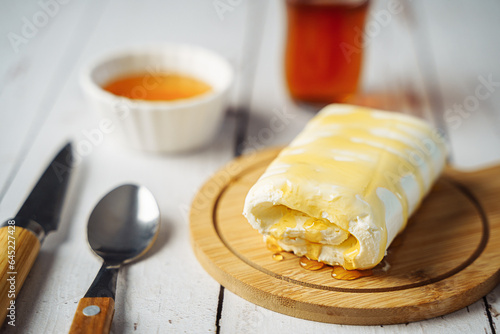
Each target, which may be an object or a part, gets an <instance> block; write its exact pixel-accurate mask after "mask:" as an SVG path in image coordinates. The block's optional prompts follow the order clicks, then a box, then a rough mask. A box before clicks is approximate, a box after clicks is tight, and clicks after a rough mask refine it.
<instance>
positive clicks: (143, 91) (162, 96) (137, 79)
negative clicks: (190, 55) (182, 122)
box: [103, 73, 212, 101]
mask: <svg viewBox="0 0 500 334" xmlns="http://www.w3.org/2000/svg"><path fill="white" fill-rule="evenodd" d="M103 89H104V90H106V91H108V92H110V93H112V94H114V95H118V96H123V97H127V98H130V99H135V100H149V101H173V100H180V99H188V98H192V97H195V96H198V95H201V94H205V93H207V92H209V91H211V90H212V87H210V85H208V84H207V83H205V82H203V81H200V80H198V79H196V78H192V77H189V76H186V75H180V74H168V73H165V74H155V75H151V74H136V75H130V76H126V77H122V78H118V79H116V80H113V81H111V82H108V83H107V84H106V85H104V86H103Z"/></svg>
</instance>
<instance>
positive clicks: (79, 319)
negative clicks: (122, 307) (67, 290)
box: [69, 297, 115, 334]
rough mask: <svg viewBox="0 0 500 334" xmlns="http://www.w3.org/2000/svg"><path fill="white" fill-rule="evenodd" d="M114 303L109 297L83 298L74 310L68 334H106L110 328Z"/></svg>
mask: <svg viewBox="0 0 500 334" xmlns="http://www.w3.org/2000/svg"><path fill="white" fill-rule="evenodd" d="M114 312H115V301H114V300H113V298H110V297H84V298H82V299H80V302H79V303H78V308H77V309H76V312H75V316H74V318H73V323H72V324H71V329H70V330H69V333H70V334H77V333H82V334H83V333H88V334H107V333H109V330H110V328H111V322H112V321H113V314H114Z"/></svg>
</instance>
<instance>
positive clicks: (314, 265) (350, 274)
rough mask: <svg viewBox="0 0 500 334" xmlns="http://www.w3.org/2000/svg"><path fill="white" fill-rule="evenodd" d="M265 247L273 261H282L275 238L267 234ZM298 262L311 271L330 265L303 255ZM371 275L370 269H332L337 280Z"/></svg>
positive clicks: (334, 267) (337, 267)
mask: <svg viewBox="0 0 500 334" xmlns="http://www.w3.org/2000/svg"><path fill="white" fill-rule="evenodd" d="M266 247H267V249H269V250H270V251H271V252H272V253H273V255H272V258H273V260H274V261H282V260H283V259H284V257H283V255H282V254H281V253H282V252H283V248H281V247H280V245H278V241H277V240H276V238H274V237H272V236H268V237H267V238H266ZM299 264H300V266H301V267H302V268H304V269H307V270H311V271H315V270H320V269H323V268H324V267H325V266H328V267H331V266H329V265H327V264H325V263H322V262H319V261H316V260H310V259H308V258H307V257H305V256H302V257H301V258H300V260H299ZM371 275H373V271H372V270H371V269H368V270H346V269H344V268H343V267H341V266H333V269H332V277H333V278H335V279H339V280H346V281H350V280H354V279H358V278H361V277H365V276H371Z"/></svg>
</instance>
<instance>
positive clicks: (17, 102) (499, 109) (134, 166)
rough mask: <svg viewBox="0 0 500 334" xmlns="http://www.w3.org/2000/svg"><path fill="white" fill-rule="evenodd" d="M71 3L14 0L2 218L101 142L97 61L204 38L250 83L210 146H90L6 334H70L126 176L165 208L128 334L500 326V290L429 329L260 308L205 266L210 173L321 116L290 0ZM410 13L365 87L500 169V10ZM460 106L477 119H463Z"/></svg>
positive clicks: (373, 53)
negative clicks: (301, 100) (150, 149)
mask: <svg viewBox="0 0 500 334" xmlns="http://www.w3.org/2000/svg"><path fill="white" fill-rule="evenodd" d="M60 2H61V3H59V2H58V0H41V1H38V0H30V1H7V0H2V1H0V36H1V38H0V219H2V220H4V219H7V218H8V217H10V216H12V215H13V214H15V212H16V211H17V209H18V208H19V206H20V205H21V204H22V202H23V201H24V198H25V196H26V195H27V194H28V192H29V191H30V190H31V188H32V185H33V183H34V182H35V181H36V180H37V178H38V176H39V174H40V173H41V171H42V169H43V168H44V166H45V165H46V163H48V161H49V159H50V158H51V157H52V155H53V154H54V153H55V152H56V150H57V149H58V148H59V147H61V145H62V144H63V143H64V142H65V141H66V140H68V139H72V140H73V142H74V144H75V145H76V147H77V149H78V145H82V144H81V143H82V142H83V141H85V140H88V139H87V137H86V135H85V133H88V132H89V131H91V130H92V129H96V128H97V126H98V125H97V124H98V122H99V118H98V116H96V115H95V114H94V113H93V112H92V111H91V110H89V107H88V105H87V104H86V101H85V100H84V97H83V95H82V92H81V89H80V86H79V84H78V75H79V71H80V69H81V66H82V65H83V64H84V63H85V62H86V61H89V60H90V59H92V58H94V57H95V56H98V55H100V54H102V53H104V52H106V51H109V50H111V49H114V48H117V47H120V46H126V45H130V44H139V43H148V42H182V43H191V44H197V45H201V46H204V47H207V48H210V49H213V50H215V51H216V52H218V53H220V54H222V55H223V56H225V57H226V58H227V59H228V60H229V61H230V62H231V63H232V64H233V66H234V68H235V70H236V73H237V81H236V84H235V86H234V90H233V94H232V99H231V110H230V112H228V115H227V117H226V120H225V123H224V125H223V127H222V129H221V131H220V134H219V135H218V137H217V139H216V140H215V141H214V143H213V144H212V145H211V146H210V147H209V148H207V149H205V150H203V151H199V152H195V153H192V154H184V155H176V156H167V155H150V154H143V153H139V152H133V151H128V150H125V149H121V148H118V147H115V146H113V145H112V144H111V143H110V141H109V140H108V139H109V138H107V137H106V136H104V139H103V141H102V142H98V143H95V144H93V145H92V146H91V150H87V151H86V152H83V151H81V150H80V151H79V154H80V155H81V156H82V158H83V159H82V163H81V164H79V165H78V168H77V170H76V173H75V175H74V179H73V182H72V184H71V187H70V191H69V197H68V198H67V202H66V203H67V205H66V206H65V210H64V213H63V219H62V222H61V225H60V228H59V230H58V231H57V232H56V233H54V234H52V235H50V236H49V237H48V238H47V239H46V241H45V243H44V244H43V247H42V249H41V253H40V255H39V257H38V259H37V261H36V263H35V265H34V268H33V269H32V271H31V273H30V275H29V277H28V279H27V281H26V282H25V285H24V287H23V290H22V292H21V294H20V295H19V297H18V299H17V313H16V316H17V319H16V327H11V326H8V325H6V324H4V326H3V328H2V332H5V333H65V332H67V331H68V330H69V327H70V324H71V320H72V317H73V314H74V311H75V309H76V304H77V302H78V300H79V298H80V297H82V296H83V295H84V293H85V292H86V290H87V288H88V287H89V285H90V283H91V282H92V280H93V279H94V276H95V274H96V273H97V271H98V269H99V267H100V261H99V260H98V259H97V258H96V257H95V256H94V255H92V253H91V251H90V249H89V247H88V246H87V243H86V225H87V218H88V215H89V213H90V211H91V210H92V208H93V206H94V205H95V204H96V202H97V200H98V199H99V198H100V197H101V196H102V195H103V194H105V193H106V192H107V191H108V190H110V189H111V188H113V187H115V186H116V185H119V184H121V183H123V182H137V183H140V184H143V185H145V186H147V187H148V188H150V189H151V191H152V192H153V193H154V194H155V196H156V198H157V200H158V201H159V204H160V208H161V214H162V228H161V232H160V236H159V239H158V241H157V243H156V244H155V246H154V248H153V250H152V251H151V253H150V254H149V255H148V256H147V257H146V258H145V259H144V260H142V261H140V262H137V263H135V264H133V265H130V266H127V267H124V268H123V269H122V270H121V271H120V276H119V280H118V291H117V300H116V312H115V317H114V321H113V327H112V331H113V332H114V333H136V332H137V333H166V332H171V333H181V332H186V333H206V332H221V333H257V332H259V333H261V332H264V333H321V332H329V333H331V332H335V333H378V332H390V333H399V332H402V331H405V332H419V333H420V332H422V333H427V332H440V333H455V332H465V333H471V332H475V333H484V332H486V333H494V332H495V331H496V328H495V326H497V325H498V323H499V319H497V317H498V315H499V314H500V313H499V312H500V300H497V299H498V298H497V296H500V288H497V289H496V290H494V291H493V292H492V293H490V294H489V295H488V296H486V297H485V298H483V299H481V300H479V301H477V302H476V303H475V304H473V305H471V306H469V307H467V308H466V309H462V310H459V311H457V312H455V313H453V314H449V315H446V316H443V317H439V318H435V319H431V320H427V321H422V322H417V323H410V324H406V325H393V326H372V327H355V326H340V325H332V324H324V323H316V322H311V321H306V320H301V319H296V318H292V317H289V316H285V315H282V314H278V313H275V312H272V311H269V310H267V309H263V308H261V307H258V306H256V305H253V304H251V303H249V302H247V301H245V300H243V299H242V298H240V297H238V296H236V295H234V294H233V293H231V292H230V291H228V290H225V289H221V287H220V285H219V284H218V283H217V282H216V281H215V280H214V279H212V278H211V277H210V276H209V275H208V274H207V273H206V272H205V271H204V270H203V269H202V267H201V266H200V265H199V264H198V262H197V260H196V258H195V257H194V255H193V253H192V251H191V247H190V243H189V229H188V221H187V214H188V210H189V206H190V202H191V200H192V198H193V196H194V194H195V192H196V191H197V189H198V188H199V187H200V186H201V184H202V183H203V182H204V181H205V180H206V179H207V178H208V177H209V176H210V174H211V173H213V172H214V171H216V170H217V169H218V168H219V167H221V166H222V165H223V164H224V163H226V162H228V161H229V160H230V159H232V158H233V157H234V147H235V145H236V138H237V137H238V133H237V132H239V135H240V136H241V135H242V134H244V135H245V136H246V137H244V138H254V139H255V140H253V141H249V140H245V144H246V146H247V147H246V149H259V148H263V147H267V146H272V145H279V144H286V143H287V142H289V141H290V140H291V139H292V138H293V137H294V136H295V135H296V134H297V133H298V132H299V131H300V129H301V128H302V127H303V126H304V124H305V123H306V122H307V120H308V119H310V118H311V117H312V116H313V113H311V112H308V111H306V110H303V109H300V107H298V106H295V105H294V104H293V103H291V101H290V100H289V98H288V96H287V93H286V90H285V86H284V80H283V68H282V67H283V66H282V52H283V51H282V50H283V49H282V46H283V40H284V24H285V21H284V20H285V16H284V11H283V1H264V0H262V1H255V0H252V1H250V0H241V1H237V0H232V1H229V0H218V1H207V0H184V1H173V0H172V1H160V0H156V1H155V0H148V1H132V0H129V1H123V0H106V1H103V0H94V1H83V0H65V1H62V0H60ZM62 2H64V3H62ZM220 3H223V4H226V5H227V6H226V7H225V8H226V10H225V11H221V9H220V8H219V11H218V10H217V8H218V7H221V6H222V5H221V4H220ZM401 6H402V7H403V8H404V10H403V11H402V12H401V13H398V14H394V15H391V16H390V17H387V16H385V18H384V19H381V17H382V16H383V15H382V14H381V13H383V12H384V10H386V9H387V8H388V1H385V0H380V1H376V2H375V3H374V5H373V6H372V15H371V19H372V25H373V27H372V28H373V30H372V34H371V36H369V43H368V45H367V47H366V50H365V52H366V55H367V56H366V62H365V72H364V78H363V82H364V84H363V86H364V88H363V89H364V91H365V92H368V93H370V94H371V93H373V94H374V95H375V96H377V97H379V98H382V99H385V103H386V104H388V105H391V106H396V105H397V106H398V108H399V109H400V110H401V111H403V112H408V113H413V114H417V115H420V116H422V117H426V118H428V119H431V120H433V121H435V122H436V123H437V125H438V126H446V128H447V130H448V132H449V136H450V139H451V151H452V163H453V164H454V165H455V166H457V167H458V168H467V169H472V168H481V167H484V166H486V165H489V164H495V163H496V164H498V163H500V130H499V129H500V84H498V82H500V66H499V63H498V59H499V58H500V57H499V56H500V39H499V38H498V31H499V29H500V20H498V16H499V15H498V14H500V2H498V1H494V0H483V1H474V2H473V1H466V0H463V1H451V0H447V1H440V2H436V1H432V0H425V1H418V2H417V1H409V0H408V1H407V2H405V1H402V2H401ZM216 7H217V8H216ZM44 13H45V14H44ZM377 25H378V29H377V27H376V26H377ZM249 28H250V29H251V30H249ZM485 80H486V81H487V80H490V81H493V82H494V83H497V84H490V85H489V86H488V87H486V86H485V87H483V88H480V90H481V92H482V93H484V94H485V92H486V91H487V90H488V92H489V94H488V96H487V97H485V98H481V99H479V98H475V96H476V94H477V89H478V88H477V87H479V86H480V85H484V84H483V83H482V82H483V81H485ZM484 94H483V95H484ZM476 102H477V103H476ZM460 105H463V106H465V107H464V108H465V109H464V110H465V111H464V112H463V113H458V112H457V111H456V109H455V111H453V108H459V107H460ZM241 107H246V108H248V110H250V114H249V116H250V117H249V122H248V124H244V125H247V126H240V127H237V126H236V124H237V123H238V121H239V120H240V117H239V116H236V113H235V111H237V110H241ZM467 108H468V109H469V110H470V111H467ZM276 110H285V111H286V112H287V113H289V114H290V115H291V117H292V119H291V121H290V122H289V123H288V124H287V125H286V127H285V128H284V129H283V130H282V131H277V132H273V135H272V136H270V137H269V136H267V137H266V136H263V135H262V133H261V131H262V129H264V128H266V127H268V126H269V121H270V118H271V117H272V116H273V113H274V112H276ZM446 110H451V111H448V112H447V111H446ZM457 115H458V116H457ZM457 117H458V118H457ZM245 129H246V132H245V133H244V132H241V131H242V130H245ZM259 134H261V135H260V137H259ZM248 146H250V147H248ZM499 177H500V175H499ZM499 246H500V245H499ZM499 266H500V263H499Z"/></svg>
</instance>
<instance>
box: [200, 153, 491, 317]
mask: <svg viewBox="0 0 500 334" xmlns="http://www.w3.org/2000/svg"><path fill="white" fill-rule="evenodd" d="M278 153H279V149H270V150H266V151H261V152H258V153H253V154H250V155H247V156H244V157H241V158H238V159H236V160H234V161H232V162H230V163H229V164H228V165H226V166H225V167H224V168H223V169H221V170H220V171H219V172H217V173H216V174H215V175H214V176H213V177H212V178H211V179H210V180H209V181H208V182H207V183H205V185H204V186H203V187H202V188H201V190H200V191H199V192H198V194H197V195H196V197H195V199H194V201H193V203H192V207H191V213H190V221H191V222H190V228H191V241H192V246H193V248H194V252H195V254H196V256H197V258H198V260H199V261H200V263H201V264H202V266H203V267H204V268H205V269H206V270H207V271H208V272H209V273H210V275H212V276H213V277H214V278H215V279H216V280H217V281H218V282H219V283H220V284H222V285H223V286H225V287H226V288H227V289H229V290H231V291H232V292H234V293H236V294H237V295H239V296H241V297H243V298H245V299H247V300H249V301H251V302H253V303H255V304H257V305H260V306H263V307H265V308H268V309H271V310H273V311H276V312H280V313H284V314H288V315H291V316H294V317H299V318H304V319H309V320H315V321H322V322H330V323H337V324H355V325H380V324H395V323H405V322H409V321H417V320H422V319H427V318H432V317H436V316H439V315H443V314H446V313H450V312H453V311H455V310H458V309H461V308H463V307H465V306H467V305H470V304H471V303H473V302H475V301H476V300H478V299H479V298H481V297H482V296H484V295H486V294H487V293H488V292H489V291H491V290H492V289H493V288H494V287H495V286H496V285H497V283H498V282H499V281H500V275H499V268H500V203H499V201H500V166H496V167H493V168H490V169H486V170H481V171H479V172H474V173H461V172H457V171H454V170H452V169H448V170H446V172H445V173H444V175H443V176H442V177H441V179H439V180H438V182H437V183H436V185H435V187H434V188H433V190H432V192H431V193H430V194H429V195H428V196H427V198H426V199H425V200H424V202H423V203H422V205H421V207H420V208H419V209H418V211H417V212H416V213H415V214H414V215H413V217H412V218H411V219H410V221H409V223H408V226H407V228H406V229H405V231H404V232H403V233H402V234H400V235H399V236H398V237H397V238H396V239H395V240H394V242H393V244H392V245H391V247H390V248H389V250H388V252H387V256H386V258H385V259H384V261H383V262H382V264H381V265H379V266H378V267H376V268H375V269H374V275H372V276H368V277H362V278H359V279H357V280H353V281H342V280H336V279H334V278H332V276H331V271H332V268H331V267H328V266H327V267H324V268H323V269H321V270H319V271H308V270H306V269H303V268H302V267H301V266H300V265H299V258H298V257H297V256H295V255H294V254H291V253H283V255H284V260H282V261H275V260H273V258H272V253H271V252H270V251H269V250H268V249H267V248H266V246H265V244H264V242H263V240H262V236H261V235H260V234H259V233H258V232H257V231H255V230H254V229H253V228H252V227H251V226H250V224H249V223H248V222H247V221H246V219H245V218H244V217H243V216H242V214H241V213H242V211H243V203H244V200H245V196H246V194H247V192H248V190H249V189H250V187H251V186H252V185H253V184H254V183H255V182H256V181H257V179H258V178H259V176H260V175H261V174H262V173H263V172H264V170H265V169H266V167H267V165H268V164H269V163H270V162H271V161H272V160H273V159H274V158H275V157H276V155H277V154H278ZM382 266H383V267H384V268H382Z"/></svg>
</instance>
